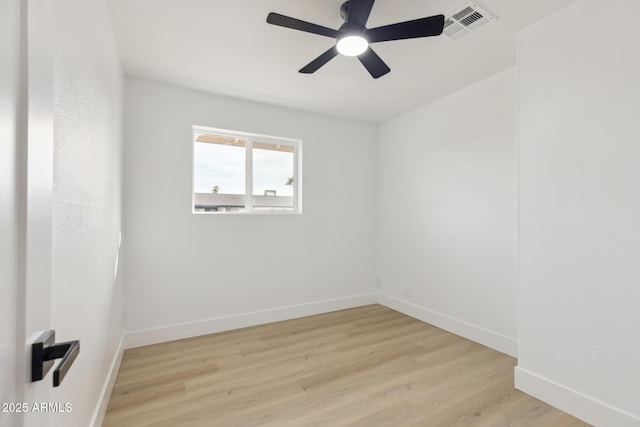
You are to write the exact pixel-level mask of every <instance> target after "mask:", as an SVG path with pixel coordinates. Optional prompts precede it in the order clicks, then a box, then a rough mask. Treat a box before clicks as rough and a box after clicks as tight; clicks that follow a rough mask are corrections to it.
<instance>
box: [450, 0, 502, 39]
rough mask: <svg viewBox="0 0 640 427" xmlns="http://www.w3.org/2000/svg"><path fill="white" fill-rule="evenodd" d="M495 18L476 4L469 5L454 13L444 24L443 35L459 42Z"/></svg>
mask: <svg viewBox="0 0 640 427" xmlns="http://www.w3.org/2000/svg"><path fill="white" fill-rule="evenodd" d="M494 19H495V18H494V17H493V16H492V15H491V14H490V13H489V12H487V11H486V10H484V9H482V8H481V7H480V6H478V4H477V3H470V4H468V5H467V6H465V7H464V8H463V9H462V10H461V11H460V12H457V13H454V14H453V15H452V16H451V17H450V18H447V20H446V21H445V23H444V35H445V36H447V37H449V38H450V39H452V40H459V39H461V38H462V37H464V36H466V35H467V34H469V33H470V32H472V31H473V30H477V29H478V28H480V27H482V26H483V25H484V24H488V23H489V22H491V21H493V20H494Z"/></svg>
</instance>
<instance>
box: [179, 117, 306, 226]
mask: <svg viewBox="0 0 640 427" xmlns="http://www.w3.org/2000/svg"><path fill="white" fill-rule="evenodd" d="M202 133H210V134H216V135H225V136H231V137H238V138H242V139H244V140H245V141H246V146H245V161H246V164H245V211H231V212H197V211H196V210H195V207H194V206H195V181H196V170H195V161H196V150H195V147H196V134H202ZM255 139H259V140H260V142H266V143H270V144H280V145H288V146H291V147H293V177H294V180H293V209H292V210H264V211H263V210H258V211H256V210H254V209H253V142H254V140H255ZM301 156H302V140H300V139H293V138H285V137H280V136H271V135H263V134H258V133H249V132H241V131H235V130H229V129H220V128H212V127H208V126H193V131H192V133H191V213H192V214H194V215H301V214H302V194H301V190H302V165H301V161H300V159H301V158H302V157H301Z"/></svg>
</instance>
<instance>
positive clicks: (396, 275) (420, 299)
mask: <svg viewBox="0 0 640 427" xmlns="http://www.w3.org/2000/svg"><path fill="white" fill-rule="evenodd" d="M515 106H516V71H515V69H509V70H506V71H504V72H501V73H499V74H497V75H495V76H493V77H491V78H489V79H487V80H484V81H481V82H479V83H476V84H474V85H473V86H470V87H468V88H466V89H463V90H461V91H459V92H457V93H454V94H452V95H450V96H448V97H446V98H444V99H442V100H439V101H437V102H434V103H432V104H429V105H426V106H424V107H421V108H419V109H416V110H414V111H411V112H409V113H407V114H405V115H403V116H400V117H398V118H396V119H393V120H391V121H389V122H387V123H385V124H383V125H382V126H381V127H380V134H379V150H378V178H377V184H376V193H377V196H378V199H377V203H378V208H377V232H378V242H377V248H378V250H377V271H378V277H379V279H380V281H381V288H380V291H381V293H382V294H383V297H382V302H383V303H385V304H388V305H390V306H392V307H394V308H397V309H399V310H401V311H404V312H406V313H407V314H412V315H414V316H416V317H419V318H421V319H422V320H425V321H427V322H429V323H432V324H435V325H437V326H440V327H443V328H445V329H448V330H450V331H453V332H455V333H458V334H461V335H463V336H466V337H468V338H471V339H474V340H476V341H479V342H481V343H483V344H486V345H489V346H491V347H493V348H496V349H499V350H501V351H504V352H506V353H510V354H515V353H516V352H517V345H516V341H515V339H516V292H517V291H516V246H517V243H516V228H517V225H516V217H517V215H516V207H517V200H516V143H515V138H516V113H515Z"/></svg>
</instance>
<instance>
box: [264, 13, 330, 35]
mask: <svg viewBox="0 0 640 427" xmlns="http://www.w3.org/2000/svg"><path fill="white" fill-rule="evenodd" d="M267 22H268V23H269V24H273V25H278V26H280V27H285V28H291V29H293V30H299V31H304V32H307V33H312V34H318V35H321V36H327V37H333V38H336V37H338V31H337V30H333V29H331V28H327V27H323V26H322V25H316V24H312V23H311V22H306V21H301V20H300V19H296V18H291V17H289V16H285V15H280V14H279V13H274V12H271V13H270V14H269V15H268V16H267Z"/></svg>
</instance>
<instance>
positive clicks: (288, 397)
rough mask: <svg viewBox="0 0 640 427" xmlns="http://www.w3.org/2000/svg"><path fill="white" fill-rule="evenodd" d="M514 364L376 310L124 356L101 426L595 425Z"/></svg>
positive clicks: (160, 346) (305, 320)
mask: <svg viewBox="0 0 640 427" xmlns="http://www.w3.org/2000/svg"><path fill="white" fill-rule="evenodd" d="M515 364H516V360H515V359H514V358H512V357H509V356H506V355H504V354H501V353H498V352H496V351H493V350H491V349H489V348H487V347H484V346H482V345H480V344H476V343H474V342H471V341H468V340H466V339H463V338H460V337H458V336H456V335H453V334H450V333H448V332H445V331H443V330H441V329H438V328H436V327H433V326H430V325H428V324H425V323H423V322H420V321H418V320H415V319H413V318H411V317H407V316H405V315H403V314H400V313H398V312H395V311H393V310H390V309H388V308H385V307H382V306H380V305H371V306H366V307H360V308H355V309H350V310H343V311H338V312H334V313H328V314H322V315H318V316H311V317H305V318H302V319H295V320H289V321H284V322H278V323H273V324H269V325H262V326H256V327H252V328H246V329H240V330H236V331H230V332H223V333H219V334H213V335H207V336H202V337H196V338H190V339H185V340H180V341H173V342H169V343H164V344H158V345H153V346H148V347H141V348H136V349H132V350H127V351H126V352H125V355H124V359H123V362H122V366H121V367H120V372H119V374H118V378H117V381H116V385H115V388H114V390H113V394H112V395H111V401H110V403H109V407H108V410H107V415H106V418H105V421H104V426H106V427H111V426H123V427H137V426H154V427H160V426H171V427H176V426H224V427H231V426H258V425H259V426H273V427H287V426H332V427H333V426H347V425H348V426H364V427H372V426H394V427H404V426H429V427H437V426H492V427H498V426H540V427H570V426H571V427H574V426H575V427H577V426H587V424H585V423H582V422H581V421H579V420H577V419H575V418H573V417H571V416H569V415H567V414H566V413H564V412H561V411H559V410H557V409H554V408H552V407H551V406H549V405H547V404H545V403H543V402H541V401H539V400H536V399H534V398H532V397H530V396H528V395H526V394H524V393H522V392H519V391H517V390H515V389H514V388H513V368H514V366H515Z"/></svg>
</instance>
